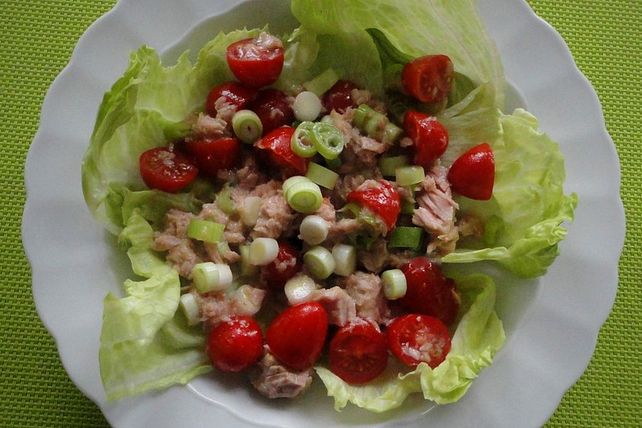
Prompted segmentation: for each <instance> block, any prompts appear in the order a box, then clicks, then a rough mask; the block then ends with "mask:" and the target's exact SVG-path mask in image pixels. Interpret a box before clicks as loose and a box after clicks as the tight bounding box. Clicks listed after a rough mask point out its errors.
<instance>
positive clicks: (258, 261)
mask: <svg viewBox="0 0 642 428" xmlns="http://www.w3.org/2000/svg"><path fill="white" fill-rule="evenodd" d="M278 255H279V243H278V242H276V240H275V239H272V238H256V239H255V240H254V241H252V243H251V244H250V263H251V264H252V265H254V266H265V265H267V264H270V263H272V262H273V261H274V259H276V256H278Z"/></svg>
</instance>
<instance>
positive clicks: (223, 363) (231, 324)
mask: <svg viewBox="0 0 642 428" xmlns="http://www.w3.org/2000/svg"><path fill="white" fill-rule="evenodd" d="M207 354H208V355H209V357H210V360H211V361H212V365H213V366H214V367H216V368H217V369H219V370H222V371H224V372H240V371H241V370H244V369H246V368H248V367H250V366H251V365H253V364H254V363H256V362H257V361H258V360H259V358H261V356H262V355H263V334H262V333H261V327H260V326H259V324H258V323H257V322H256V321H255V320H254V318H252V317H248V316H238V317H234V318H232V319H230V320H229V321H224V322H221V323H219V324H217V325H216V327H214V329H213V330H212V331H211V332H210V334H209V336H208V338H207Z"/></svg>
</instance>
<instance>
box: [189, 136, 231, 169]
mask: <svg viewBox="0 0 642 428" xmlns="http://www.w3.org/2000/svg"><path fill="white" fill-rule="evenodd" d="M185 146H186V148H187V150H188V151H189V152H190V153H192V154H193V155H194V159H195V160H196V164H197V165H198V168H199V169H200V170H201V172H203V173H204V174H206V175H208V176H210V177H215V176H216V173H217V172H218V171H219V170H221V169H230V168H233V167H234V166H235V165H236V164H237V163H238V161H239V158H240V155H241V143H240V142H239V140H237V139H236V138H232V137H223V138H217V139H214V140H213V139H209V138H206V139H203V140H196V141H188V142H186V143H185Z"/></svg>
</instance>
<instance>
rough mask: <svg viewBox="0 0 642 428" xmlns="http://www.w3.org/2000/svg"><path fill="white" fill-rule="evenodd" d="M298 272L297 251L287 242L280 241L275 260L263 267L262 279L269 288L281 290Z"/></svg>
mask: <svg viewBox="0 0 642 428" xmlns="http://www.w3.org/2000/svg"><path fill="white" fill-rule="evenodd" d="M300 270H301V262H300V261H299V260H298V252H297V250H296V249H295V248H294V247H293V246H292V245H290V244H288V243H287V242H285V241H280V242H279V253H278V255H277V256H276V260H274V261H273V262H272V263H270V264H268V265H266V266H264V267H263V270H262V277H263V279H264V280H265V282H266V283H267V284H268V285H269V286H270V287H271V288H274V289H282V288H283V286H284V285H285V283H286V282H287V281H288V280H289V279H290V278H292V277H293V276H294V275H296V274H297V273H298V272H299V271H300Z"/></svg>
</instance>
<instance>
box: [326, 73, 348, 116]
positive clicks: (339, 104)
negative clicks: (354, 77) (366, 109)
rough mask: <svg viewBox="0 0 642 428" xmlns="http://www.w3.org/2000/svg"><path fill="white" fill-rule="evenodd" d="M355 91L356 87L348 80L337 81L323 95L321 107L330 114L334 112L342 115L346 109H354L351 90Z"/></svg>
mask: <svg viewBox="0 0 642 428" xmlns="http://www.w3.org/2000/svg"><path fill="white" fill-rule="evenodd" d="M354 89H357V85H355V84H354V83H352V82H350V81H348V80H339V81H338V82H337V83H335V84H334V85H333V86H332V87H331V88H330V89H328V91H327V92H326V93H325V94H323V100H322V102H323V107H324V108H325V109H326V110H327V111H328V112H331V111H332V110H336V111H337V112H338V113H344V112H345V111H346V110H347V109H348V107H354V105H355V104H354V101H353V100H352V90H354Z"/></svg>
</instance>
